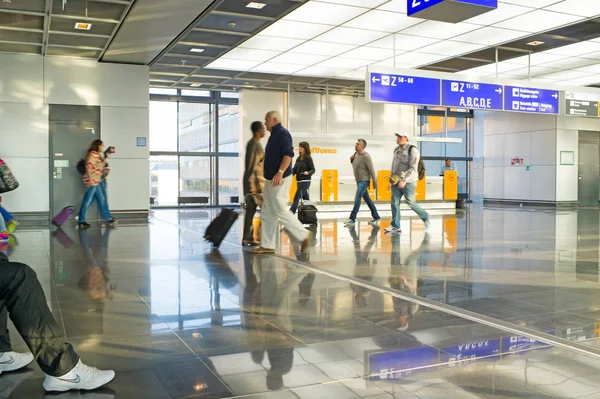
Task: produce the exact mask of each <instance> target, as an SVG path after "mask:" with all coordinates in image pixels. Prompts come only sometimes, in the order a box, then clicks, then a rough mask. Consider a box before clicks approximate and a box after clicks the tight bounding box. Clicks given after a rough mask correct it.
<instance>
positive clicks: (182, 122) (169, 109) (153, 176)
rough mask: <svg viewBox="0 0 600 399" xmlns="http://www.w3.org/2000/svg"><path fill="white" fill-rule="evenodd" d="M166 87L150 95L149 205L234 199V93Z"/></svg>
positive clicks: (236, 155)
mask: <svg viewBox="0 0 600 399" xmlns="http://www.w3.org/2000/svg"><path fill="white" fill-rule="evenodd" d="M169 90H174V91H162V90H159V91H152V90H151V95H150V107H149V109H150V190H151V195H150V197H151V200H150V201H151V204H152V206H154V207H161V206H180V205H182V203H192V204H195V205H196V204H206V202H205V201H206V200H208V205H227V204H234V203H239V180H240V179H239V175H240V170H239V166H238V161H239V138H238V136H239V106H238V99H237V98H230V97H226V96H223V97H220V96H219V95H218V93H215V92H200V91H198V92H197V93H196V92H193V93H190V91H189V90H177V89H169ZM153 93H155V94H153ZM216 110H218V112H217V111H216ZM197 197H204V198H203V199H202V200H201V199H199V198H197Z"/></svg>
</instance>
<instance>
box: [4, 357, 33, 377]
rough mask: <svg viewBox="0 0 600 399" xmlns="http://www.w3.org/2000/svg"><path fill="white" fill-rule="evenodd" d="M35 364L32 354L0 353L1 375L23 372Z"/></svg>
mask: <svg viewBox="0 0 600 399" xmlns="http://www.w3.org/2000/svg"><path fill="white" fill-rule="evenodd" d="M31 362H33V355H32V354H31V353H17V352H1V353H0V374H2V373H4V372H8V371H17V370H21V369H22V368H24V367H27V366H28V365H29V364H30V363H31Z"/></svg>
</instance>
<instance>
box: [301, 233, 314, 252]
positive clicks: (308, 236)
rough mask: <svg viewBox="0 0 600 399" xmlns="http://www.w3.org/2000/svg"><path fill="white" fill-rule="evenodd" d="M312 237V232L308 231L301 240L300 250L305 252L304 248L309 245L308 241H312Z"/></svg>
mask: <svg viewBox="0 0 600 399" xmlns="http://www.w3.org/2000/svg"><path fill="white" fill-rule="evenodd" d="M312 239H313V232H312V231H309V232H308V235H307V236H306V238H305V239H304V241H302V247H301V250H302V252H306V250H307V249H308V247H309V246H310V243H311V242H312Z"/></svg>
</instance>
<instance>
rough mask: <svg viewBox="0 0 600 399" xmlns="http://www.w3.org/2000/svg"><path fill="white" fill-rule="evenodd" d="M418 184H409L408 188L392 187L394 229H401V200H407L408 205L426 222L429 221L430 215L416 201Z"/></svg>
mask: <svg viewBox="0 0 600 399" xmlns="http://www.w3.org/2000/svg"><path fill="white" fill-rule="evenodd" d="M416 189H417V183H407V184H406V187H404V188H398V186H392V227H393V228H395V229H399V228H400V200H401V199H402V196H404V197H405V198H406V203H407V204H408V206H409V207H410V209H412V210H413V211H415V213H416V214H417V215H418V216H419V217H420V218H421V220H423V221H424V222H425V221H427V220H429V214H428V213H427V212H425V210H424V209H423V208H421V206H420V205H419V204H417V202H416V201H415V191H416Z"/></svg>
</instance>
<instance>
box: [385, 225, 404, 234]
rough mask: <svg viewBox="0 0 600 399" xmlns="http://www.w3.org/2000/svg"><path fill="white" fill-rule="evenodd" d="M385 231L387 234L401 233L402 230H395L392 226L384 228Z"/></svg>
mask: <svg viewBox="0 0 600 399" xmlns="http://www.w3.org/2000/svg"><path fill="white" fill-rule="evenodd" d="M385 231H386V232H388V233H402V229H397V228H395V227H392V226H390V227H386V228H385Z"/></svg>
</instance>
